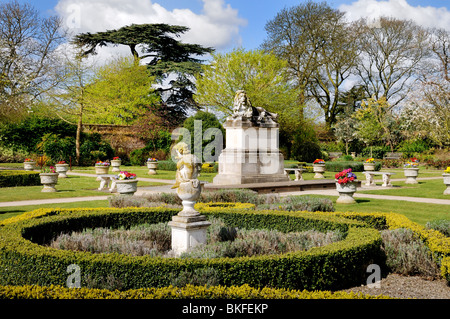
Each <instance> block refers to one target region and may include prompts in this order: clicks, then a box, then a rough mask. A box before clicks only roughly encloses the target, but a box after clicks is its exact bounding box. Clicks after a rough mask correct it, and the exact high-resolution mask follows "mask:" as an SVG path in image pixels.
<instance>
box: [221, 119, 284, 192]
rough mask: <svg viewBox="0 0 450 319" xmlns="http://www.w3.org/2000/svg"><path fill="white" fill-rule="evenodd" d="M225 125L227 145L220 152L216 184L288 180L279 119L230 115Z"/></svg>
mask: <svg viewBox="0 0 450 319" xmlns="http://www.w3.org/2000/svg"><path fill="white" fill-rule="evenodd" d="M224 128H225V129H226V147H225V149H224V150H223V151H222V153H221V154H220V156H219V171H218V174H217V175H216V177H214V179H213V184H216V185H232V184H248V183H264V182H282V181H283V182H285V181H289V177H288V176H286V175H285V174H284V157H283V154H281V153H280V151H279V148H278V147H279V146H278V145H279V144H278V134H279V133H278V130H279V129H278V123H275V122H273V123H258V122H255V121H253V122H252V121H250V120H249V119H242V118H237V119H233V118H228V119H227V121H226V122H225V124H224Z"/></svg>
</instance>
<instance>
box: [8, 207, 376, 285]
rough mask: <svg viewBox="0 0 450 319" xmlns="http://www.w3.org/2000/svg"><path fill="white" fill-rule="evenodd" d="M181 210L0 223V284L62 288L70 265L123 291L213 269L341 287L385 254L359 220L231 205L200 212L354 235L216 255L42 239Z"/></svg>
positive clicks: (246, 277) (244, 280) (238, 221)
mask: <svg viewBox="0 0 450 319" xmlns="http://www.w3.org/2000/svg"><path fill="white" fill-rule="evenodd" d="M176 213H178V210H174V209H164V208H147V209H144V208H139V209H136V208H135V209H131V208H130V209H112V208H107V209H67V210H51V209H48V210H40V211H39V214H38V215H39V216H40V217H39V218H35V217H30V218H29V219H26V216H22V218H21V220H17V221H16V222H13V223H11V222H8V220H6V221H4V222H3V223H2V224H1V225H3V226H2V227H1V229H0V284H2V285H11V284H14V285H29V284H36V285H43V286H45V285H52V284H53V285H62V286H63V285H65V283H66V280H67V272H66V269H67V267H68V265H70V264H78V265H80V267H81V269H82V272H83V273H85V274H89V275H90V276H91V278H93V279H96V278H106V277H108V276H114V277H115V278H120V279H121V280H122V281H123V289H136V288H146V287H164V286H167V285H168V284H169V281H168V280H169V278H168V276H167V275H168V274H175V275H176V274H179V273H182V272H186V271H190V272H192V271H195V270H205V269H212V270H214V271H215V272H217V273H218V274H220V277H221V282H220V284H222V285H226V286H233V285H237V286H240V285H243V284H248V285H250V286H252V287H265V286H268V287H277V288H287V289H308V290H316V289H319V290H337V289H342V288H345V287H350V286H354V285H358V284H361V283H364V282H365V280H366V277H367V273H366V267H367V265H368V264H371V263H374V262H375V263H376V262H377V259H378V258H379V257H380V244H381V238H380V235H379V233H378V231H377V230H375V229H371V228H367V227H365V225H364V224H363V223H360V222H357V221H352V220H349V219H346V218H342V217H339V216H333V215H327V214H316V213H307V212H306V213H305V212H272V211H253V210H248V209H245V210H238V209H227V208H222V209H220V210H219V209H218V210H217V211H212V210H211V211H206V210H205V211H201V213H202V214H204V215H205V216H207V217H210V216H211V217H220V218H222V219H223V220H225V222H226V223H227V224H229V225H232V226H235V227H243V226H245V227H247V228H250V227H252V228H268V229H278V230H280V231H284V232H289V231H299V230H307V229H313V228H314V229H316V230H318V231H326V230H340V231H343V232H345V233H346V234H347V237H346V238H345V239H344V240H342V241H340V242H337V243H333V244H330V245H327V246H324V247H316V248H312V249H311V250H309V251H306V252H294V253H287V254H281V255H270V256H269V255H265V256H257V257H239V258H212V259H194V258H189V259H188V258H186V259H181V258H151V257H148V256H142V257H131V256H127V255H118V254H101V255H99V254H97V255H96V254H91V253H86V252H73V251H64V250H57V249H52V248H49V247H45V246H43V245H41V244H45V243H46V242H48V241H49V240H51V239H52V238H53V237H54V236H56V234H59V233H60V232H62V231H64V232H65V231H77V230H82V229H84V228H87V227H113V228H114V227H121V226H124V227H129V226H130V225H137V224H141V223H145V222H146V223H157V222H167V221H169V220H171V217H172V216H173V215H174V214H176ZM30 214H35V215H36V213H30ZM45 215H50V216H45ZM380 263H381V261H380ZM268 270H270V271H268Z"/></svg>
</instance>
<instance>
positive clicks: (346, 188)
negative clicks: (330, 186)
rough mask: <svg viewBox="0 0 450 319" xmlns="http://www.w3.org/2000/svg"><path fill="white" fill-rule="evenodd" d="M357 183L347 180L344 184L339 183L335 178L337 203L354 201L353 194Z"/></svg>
mask: <svg viewBox="0 0 450 319" xmlns="http://www.w3.org/2000/svg"><path fill="white" fill-rule="evenodd" d="M356 185H357V183H356V182H355V181H354V182H349V183H346V184H339V183H338V182H337V180H336V190H337V191H338V193H339V198H338V199H337V200H336V203H339V204H354V203H356V201H355V199H354V198H353V194H355V192H356Z"/></svg>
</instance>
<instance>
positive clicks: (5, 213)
mask: <svg viewBox="0 0 450 319" xmlns="http://www.w3.org/2000/svg"><path fill="white" fill-rule="evenodd" d="M97 207H109V205H108V201H107V200H93V201H84V202H73V203H59V204H45V205H24V206H8V207H0V220H3V219H7V218H10V217H14V216H16V215H19V214H23V213H25V212H30V211H32V210H35V209H39V208H97Z"/></svg>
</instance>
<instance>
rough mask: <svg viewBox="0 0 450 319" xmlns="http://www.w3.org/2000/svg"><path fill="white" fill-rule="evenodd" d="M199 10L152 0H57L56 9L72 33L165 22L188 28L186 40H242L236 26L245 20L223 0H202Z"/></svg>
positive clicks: (219, 44)
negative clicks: (180, 7) (175, 7)
mask: <svg viewBox="0 0 450 319" xmlns="http://www.w3.org/2000/svg"><path fill="white" fill-rule="evenodd" d="M202 1H203V11H202V13H200V14H197V13H194V12H193V11H192V10H190V9H174V10H171V11H170V10H167V9H165V8H164V7H163V6H162V5H160V4H159V3H157V1H152V0H128V1H123V0H60V1H59V3H58V4H57V6H56V8H55V9H56V11H57V12H58V13H59V14H60V16H61V17H62V18H63V19H64V20H65V22H66V25H67V26H68V27H69V29H71V30H72V31H73V32H74V33H81V32H91V33H92V32H99V31H105V30H110V29H117V28H120V27H123V26H125V25H130V24H132V23H134V24H143V23H167V24H173V25H184V26H187V27H189V28H190V30H189V31H188V32H187V33H186V34H184V35H183V36H182V37H181V40H182V41H184V42H188V43H196V44H201V45H203V46H210V47H214V48H216V49H218V50H220V49H225V48H228V47H232V46H237V45H239V44H241V38H240V35H239V28H240V27H242V26H245V25H246V23H247V22H246V20H244V19H242V18H240V17H239V15H238V14H239V12H238V11H237V10H236V9H233V8H232V7H231V6H230V5H226V4H225V3H224V0H202Z"/></svg>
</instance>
